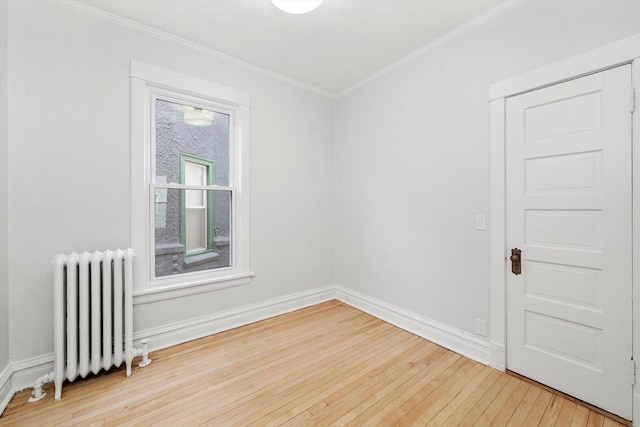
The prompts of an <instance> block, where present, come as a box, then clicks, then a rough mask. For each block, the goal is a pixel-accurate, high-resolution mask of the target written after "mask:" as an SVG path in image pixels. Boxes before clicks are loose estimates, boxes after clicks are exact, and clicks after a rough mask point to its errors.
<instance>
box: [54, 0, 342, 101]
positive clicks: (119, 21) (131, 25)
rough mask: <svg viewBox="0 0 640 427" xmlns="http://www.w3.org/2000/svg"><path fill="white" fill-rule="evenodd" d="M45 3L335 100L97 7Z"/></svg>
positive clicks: (72, 0) (71, 0)
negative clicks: (74, 11) (77, 12)
mask: <svg viewBox="0 0 640 427" xmlns="http://www.w3.org/2000/svg"><path fill="white" fill-rule="evenodd" d="M48 1H49V3H52V4H55V5H58V6H63V7H66V8H69V9H75V10H77V11H79V12H81V13H84V14H85V15H89V16H92V17H94V18H97V19H100V20H102V21H105V22H109V23H111V24H115V25H118V26H120V27H124V28H128V29H131V30H135V31H138V32H140V33H143V34H145V35H148V36H151V37H154V38H156V39H159V40H162V41H165V42H168V43H171V44H174V45H176V46H180V47H184V48H186V49H189V50H192V51H194V52H198V53H201V54H203V55H206V56H209V57H211V58H214V59H217V60H219V61H221V62H225V63H227V64H230V65H235V66H237V67H240V68H244V69H245V70H249V71H252V72H254V73H256V74H260V75H263V76H265V77H268V78H270V79H273V80H276V81H279V82H281V83H285V84H288V85H290V86H293V87H296V88H298V89H302V90H304V91H307V92H311V93H314V94H316V95H320V96H323V97H326V98H330V99H336V95H335V94H334V93H331V92H329V91H326V90H324V89H321V88H319V87H316V86H312V85H309V84H306V83H303V82H301V81H299V80H296V79H293V78H291V77H287V76H285V75H282V74H279V73H276V72H274V71H270V70H267V69H266V68H262V67H260V66H258V65H255V64H252V63H250V62H247V61H243V60H241V59H238V58H236V57H234V56H231V55H227V54H226V53H223V52H220V51H218V50H215V49H211V48H209V47H206V46H204V45H201V44H199V43H195V42H192V41H190V40H187V39H185V38H182V37H178V36H175V35H173V34H170V33H167V32H165V31H162V30H158V29H155V28H152V27H149V26H148V25H144V24H141V23H139V22H136V21H133V20H130V19H127V18H123V17H122V16H119V15H116V14H114V13H111V12H106V11H104V10H101V9H98V8H96V7H93V6H89V5H86V4H84V3H81V2H79V1H77V0H48Z"/></svg>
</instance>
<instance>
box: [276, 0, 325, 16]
mask: <svg viewBox="0 0 640 427" xmlns="http://www.w3.org/2000/svg"><path fill="white" fill-rule="evenodd" d="M323 1H324V0H271V3H273V5H274V6H275V7H277V8H278V9H280V10H281V11H283V12H287V13H292V14H294V15H300V14H303V13H307V12H311V11H312V10H314V9H315V8H317V7H318V6H320V5H321V4H322V2H323Z"/></svg>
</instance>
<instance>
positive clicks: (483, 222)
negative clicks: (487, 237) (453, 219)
mask: <svg viewBox="0 0 640 427" xmlns="http://www.w3.org/2000/svg"><path fill="white" fill-rule="evenodd" d="M486 229H487V216H486V215H481V214H478V215H476V230H486Z"/></svg>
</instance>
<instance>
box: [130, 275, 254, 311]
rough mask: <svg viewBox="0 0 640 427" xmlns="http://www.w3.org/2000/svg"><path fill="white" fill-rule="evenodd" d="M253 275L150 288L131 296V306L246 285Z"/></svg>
mask: <svg viewBox="0 0 640 427" xmlns="http://www.w3.org/2000/svg"><path fill="white" fill-rule="evenodd" d="M254 275H255V273H254V272H252V271H250V272H247V273H241V274H234V275H229V276H223V277H218V278H216V279H207V280H203V281H196V282H188V283H184V284H181V285H177V286H173V287H166V288H151V289H147V290H145V291H140V292H136V293H135V294H134V295H133V305H141V304H148V303H150V302H156V301H163V300H168V299H174V298H180V297H184V296H188V295H195V294H201V293H203V292H211V291H215V290H220V289H225V288H231V287H235V286H241V285H246V284H248V283H249V282H250V281H251V278H252V277H253V276H254Z"/></svg>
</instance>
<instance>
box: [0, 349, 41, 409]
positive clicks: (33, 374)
mask: <svg viewBox="0 0 640 427" xmlns="http://www.w3.org/2000/svg"><path fill="white" fill-rule="evenodd" d="M51 371H53V353H50V354H45V355H44V356H38V357H32V358H30V359H24V360H21V361H18V362H10V363H9V364H8V365H7V366H6V367H5V368H4V370H3V371H2V372H0V414H2V412H3V411H4V410H5V408H6V407H7V405H8V404H9V402H10V401H11V398H12V397H13V395H14V394H15V393H16V392H18V391H21V390H24V389H26V388H29V387H33V384H34V383H35V381H36V380H37V379H38V378H40V377H41V376H43V375H45V374H48V373H49V372H51Z"/></svg>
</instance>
